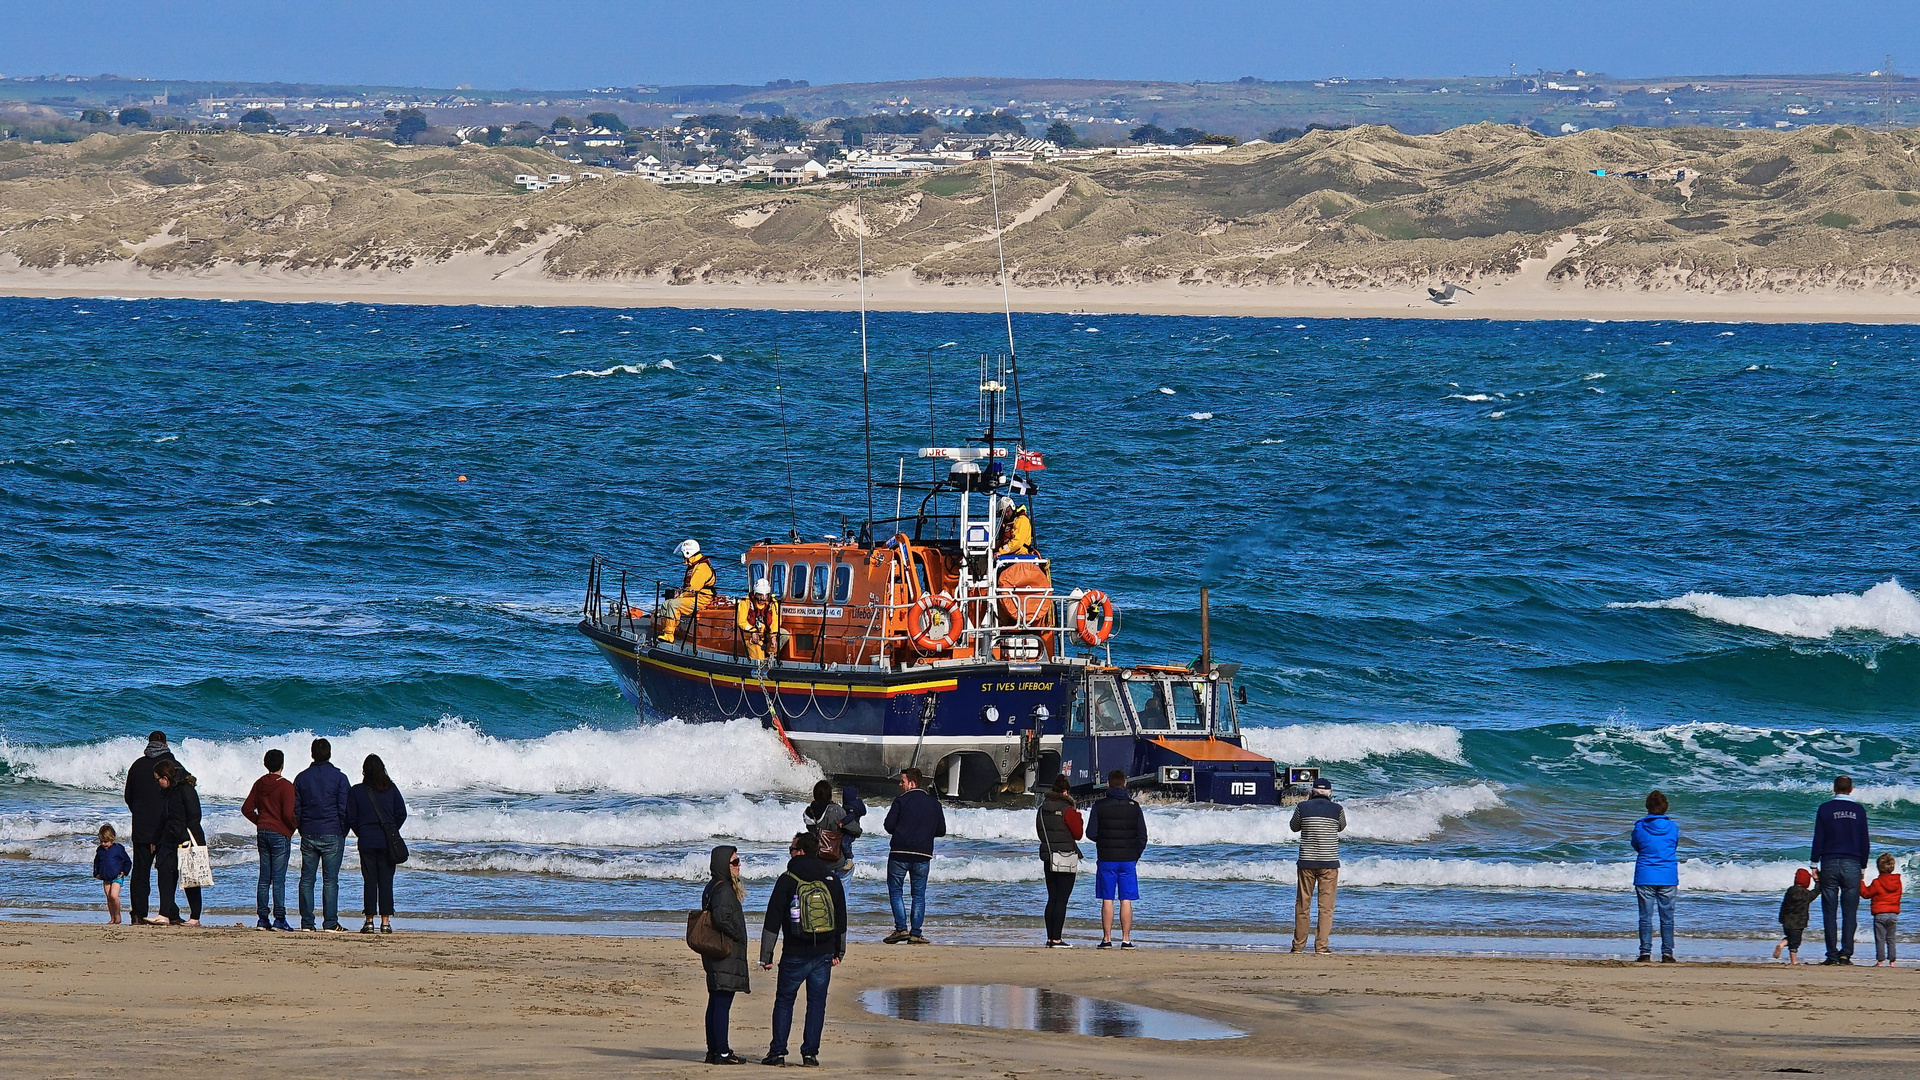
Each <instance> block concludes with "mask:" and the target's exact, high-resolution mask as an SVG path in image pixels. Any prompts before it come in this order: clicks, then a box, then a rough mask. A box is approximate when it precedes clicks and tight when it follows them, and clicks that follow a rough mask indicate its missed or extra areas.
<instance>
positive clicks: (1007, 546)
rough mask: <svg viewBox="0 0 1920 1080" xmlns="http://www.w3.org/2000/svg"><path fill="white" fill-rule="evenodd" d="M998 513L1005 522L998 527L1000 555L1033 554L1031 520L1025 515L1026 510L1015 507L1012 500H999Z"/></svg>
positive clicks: (1022, 507)
mask: <svg viewBox="0 0 1920 1080" xmlns="http://www.w3.org/2000/svg"><path fill="white" fill-rule="evenodd" d="M1000 513H1001V514H1002V515H1004V516H1005V517H1006V521H1005V523H1004V524H1003V525H1001V527H1000V554H1002V555H1031V554H1033V518H1031V517H1029V516H1028V514H1027V508H1026V507H1024V506H1017V505H1015V504H1014V502H1013V500H1012V499H1007V498H1002V499H1001V500H1000Z"/></svg>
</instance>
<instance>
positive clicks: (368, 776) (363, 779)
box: [347, 754, 407, 934]
mask: <svg viewBox="0 0 1920 1080" xmlns="http://www.w3.org/2000/svg"><path fill="white" fill-rule="evenodd" d="M382 817H385V818H386V820H385V821H384V822H382V821H381V818H382ZM406 820H407V803H406V800H404V799H402V798H401V797H400V789H399V788H397V787H395V786H393V779H392V778H391V777H389V776H388V775H387V763H386V762H384V761H381V760H380V755H379V754H368V755H367V760H365V761H364V762H361V764H360V783H358V784H355V785H353V787H352V788H351V789H349V790H348V792H347V825H348V826H349V827H350V828H352V829H353V835H355V836H357V837H359V838H360V895H361V897H362V900H361V904H360V910H361V911H362V912H363V913H364V914H365V915H366V917H367V921H366V922H365V923H364V924H363V925H362V926H361V927H360V932H361V933H363V934H371V933H373V932H374V929H373V918H374V916H375V915H378V916H379V917H380V931H379V932H380V933H382V934H391V933H393V859H392V858H390V857H389V855H388V852H387V830H388V829H389V828H391V829H392V830H393V831H394V833H395V834H396V835H398V834H399V832H400V824H401V823H402V822H404V821H406Z"/></svg>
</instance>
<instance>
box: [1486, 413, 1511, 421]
mask: <svg viewBox="0 0 1920 1080" xmlns="http://www.w3.org/2000/svg"><path fill="white" fill-rule="evenodd" d="M1506 415H1507V414H1506V413H1504V412H1490V413H1488V414H1487V419H1489V420H1500V419H1503V418H1505V417H1506Z"/></svg>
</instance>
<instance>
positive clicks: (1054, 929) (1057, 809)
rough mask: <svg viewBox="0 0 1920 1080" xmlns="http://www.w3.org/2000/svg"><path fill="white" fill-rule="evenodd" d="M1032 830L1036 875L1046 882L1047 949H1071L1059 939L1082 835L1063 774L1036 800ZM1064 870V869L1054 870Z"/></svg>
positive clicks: (1078, 863) (1064, 921)
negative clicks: (1036, 838)
mask: <svg viewBox="0 0 1920 1080" xmlns="http://www.w3.org/2000/svg"><path fill="white" fill-rule="evenodd" d="M1035 828H1036V829H1038V831H1039V833H1040V872H1041V874H1042V876H1044V877H1045V878H1046V881H1047V948H1049V949H1071V948H1073V946H1072V945H1069V944H1068V943H1067V941H1066V939H1065V938H1064V937H1062V935H1063V934H1064V933H1065V931H1066V925H1067V901H1068V900H1069V899H1071V898H1072V896H1073V884H1074V880H1075V878H1076V875H1077V874H1078V873H1079V870H1080V845H1079V844H1078V843H1076V841H1078V840H1079V839H1080V837H1081V835H1082V825H1081V823H1080V810H1079V808H1078V807H1077V806H1075V805H1074V801H1073V796H1072V795H1069V794H1068V793H1067V777H1066V774H1065V773H1062V774H1060V775H1059V776H1056V777H1054V779H1053V790H1052V791H1049V792H1047V795H1046V798H1044V799H1042V800H1040V811H1039V813H1038V814H1037V815H1036V821H1035ZM1058 867H1065V868H1066V869H1057V868H1058Z"/></svg>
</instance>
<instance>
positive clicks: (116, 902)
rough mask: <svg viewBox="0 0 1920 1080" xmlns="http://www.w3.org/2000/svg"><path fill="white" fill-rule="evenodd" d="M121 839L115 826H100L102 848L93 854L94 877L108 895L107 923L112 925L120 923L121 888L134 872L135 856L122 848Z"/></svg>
mask: <svg viewBox="0 0 1920 1080" xmlns="http://www.w3.org/2000/svg"><path fill="white" fill-rule="evenodd" d="M119 839H120V837H119V834H118V833H116V832H114V831H113V826H111V825H102V826H100V847H99V848H98V849H97V850H95V851H94V853H93V876H94V877H95V878H96V879H98V880H99V882H100V885H101V888H102V889H103V890H104V891H105V892H106V894H107V921H108V922H110V923H118V922H119V921H120V887H121V886H123V885H125V884H126V883H127V875H128V874H130V873H132V872H133V856H131V855H129V854H127V849H126V848H124V847H122V846H120V844H119V843H118V841H119Z"/></svg>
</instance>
